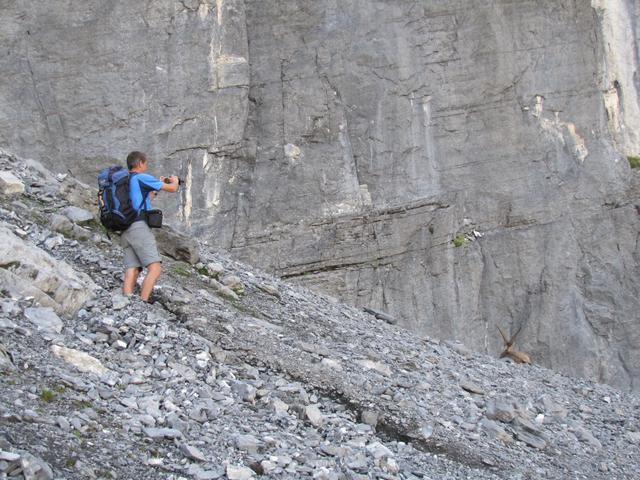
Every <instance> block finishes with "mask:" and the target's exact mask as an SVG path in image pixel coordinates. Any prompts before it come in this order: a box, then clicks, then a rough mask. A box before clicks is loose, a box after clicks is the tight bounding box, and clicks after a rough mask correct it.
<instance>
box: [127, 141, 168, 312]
mask: <svg viewBox="0 0 640 480" xmlns="http://www.w3.org/2000/svg"><path fill="white" fill-rule="evenodd" d="M147 167H148V162H147V157H146V155H145V154H144V153H142V152H131V153H130V154H129V155H128V156H127V168H128V169H129V172H130V173H131V179H130V181H129V195H130V197H131V204H132V205H133V208H135V209H136V210H137V212H138V216H137V217H136V220H135V221H134V222H133V223H132V224H131V226H130V227H129V228H127V229H126V230H125V231H124V232H123V233H122V237H121V240H122V248H123V249H124V268H125V271H124V285H123V286H122V293H123V294H124V295H131V294H133V289H134V287H135V285H136V281H137V280H138V275H139V274H140V272H141V271H142V268H143V267H146V268H147V275H146V277H145V278H144V281H143V282H142V287H141V289H140V298H142V300H144V301H145V302H149V297H150V296H151V292H152V291H153V286H154V285H155V283H156V281H157V280H158V277H159V276H160V272H161V271H162V260H161V259H160V255H159V254H158V248H157V246H156V239H155V237H154V236H153V233H152V232H151V229H150V228H149V226H148V225H147V221H146V215H145V212H147V211H149V210H151V199H152V198H155V196H156V192H157V191H159V190H164V191H167V192H172V193H173V192H176V191H177V190H178V186H179V180H178V177H176V176H175V175H172V176H171V177H168V178H167V181H168V182H169V183H165V178H164V177H160V178H159V179H157V178H155V177H154V176H152V175H149V174H148V173H145V172H146V171H147Z"/></svg>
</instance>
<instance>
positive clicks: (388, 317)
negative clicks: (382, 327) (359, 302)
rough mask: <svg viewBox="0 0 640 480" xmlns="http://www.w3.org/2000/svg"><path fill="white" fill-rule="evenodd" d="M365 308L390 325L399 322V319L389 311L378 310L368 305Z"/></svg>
mask: <svg viewBox="0 0 640 480" xmlns="http://www.w3.org/2000/svg"><path fill="white" fill-rule="evenodd" d="M363 310H364V311H365V312H367V313H369V314H371V315H373V316H374V317H375V318H377V319H378V320H382V321H384V322H387V323H388V324H389V325H395V324H396V323H398V320H396V319H395V318H394V317H393V316H391V315H389V314H388V313H384V312H379V311H377V310H374V309H373V308H368V307H365V308H364V309H363Z"/></svg>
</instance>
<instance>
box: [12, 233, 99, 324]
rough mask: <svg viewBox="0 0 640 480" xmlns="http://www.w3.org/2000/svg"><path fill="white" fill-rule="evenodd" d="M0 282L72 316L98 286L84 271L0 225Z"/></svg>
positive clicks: (14, 291) (18, 293)
mask: <svg viewBox="0 0 640 480" xmlns="http://www.w3.org/2000/svg"><path fill="white" fill-rule="evenodd" d="M0 264H1V265H13V267H12V268H11V269H7V268H0V281H1V283H2V284H3V285H5V286H6V288H7V289H8V290H9V291H10V292H13V293H14V294H15V295H16V296H22V297H24V296H33V297H35V298H36V300H37V301H38V302H39V303H40V304H41V305H43V306H45V307H53V308H55V309H56V311H57V313H66V314H70V315H73V314H75V312H77V311H78V310H79V309H80V307H81V306H82V305H83V304H84V303H85V302H86V301H87V300H89V299H90V298H92V297H93V295H94V292H95V290H96V289H97V286H96V285H95V283H94V282H93V281H92V280H91V278H89V277H88V276H87V275H86V274H84V273H81V272H76V271H75V270H74V269H73V268H71V266H70V265H69V264H67V263H65V262H63V261H60V260H56V259H55V258H53V257H52V256H51V255H49V254H48V253H47V252H45V251H44V250H41V249H40V248H38V247H35V246H34V245H31V244H29V243H27V242H26V241H24V240H22V239H20V238H19V237H17V236H16V235H15V234H13V232H11V231H10V230H9V229H7V228H6V227H4V226H2V225H0Z"/></svg>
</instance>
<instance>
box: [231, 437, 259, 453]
mask: <svg viewBox="0 0 640 480" xmlns="http://www.w3.org/2000/svg"><path fill="white" fill-rule="evenodd" d="M235 443H236V447H237V448H238V449H239V450H244V451H245V452H248V453H253V454H255V453H258V450H259V448H260V445H261V444H260V441H259V440H258V439H257V438H256V437H254V436H253V435H238V436H237V437H236V439H235Z"/></svg>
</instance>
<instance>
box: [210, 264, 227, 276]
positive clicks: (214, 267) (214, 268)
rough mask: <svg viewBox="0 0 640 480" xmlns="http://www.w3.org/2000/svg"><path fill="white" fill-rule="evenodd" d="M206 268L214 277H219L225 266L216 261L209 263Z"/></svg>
mask: <svg viewBox="0 0 640 480" xmlns="http://www.w3.org/2000/svg"><path fill="white" fill-rule="evenodd" d="M206 269H207V272H208V273H209V275H210V276H212V277H213V278H218V277H220V275H222V274H223V273H224V267H223V266H222V265H220V264H219V263H216V262H209V263H207V266H206Z"/></svg>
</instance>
